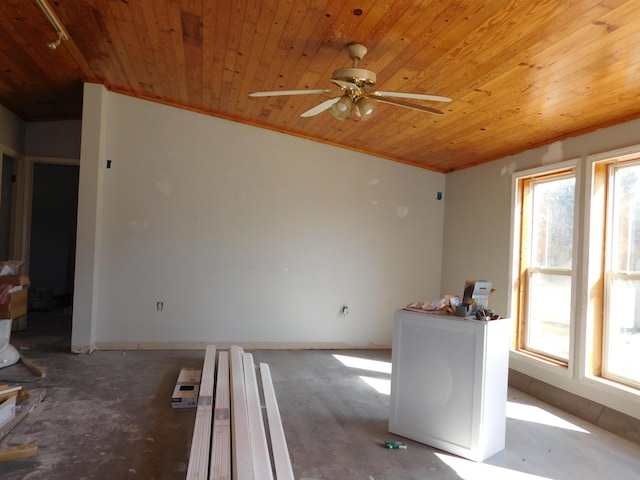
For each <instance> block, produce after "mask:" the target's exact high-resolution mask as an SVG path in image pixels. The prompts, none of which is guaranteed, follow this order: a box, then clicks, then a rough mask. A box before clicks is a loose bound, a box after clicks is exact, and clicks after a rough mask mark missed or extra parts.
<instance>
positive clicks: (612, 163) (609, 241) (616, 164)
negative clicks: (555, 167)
mask: <svg viewBox="0 0 640 480" xmlns="http://www.w3.org/2000/svg"><path fill="white" fill-rule="evenodd" d="M621 165H625V166H626V165H628V166H640V152H638V153H637V154H635V155H630V156H626V158H620V157H614V158H612V159H608V160H601V161H600V162H598V166H601V168H600V170H599V174H600V175H602V176H603V177H604V178H605V180H604V181H605V182H606V195H605V198H604V201H605V205H604V206H603V207H602V208H603V210H604V215H605V220H604V225H605V233H604V244H603V249H604V261H603V268H602V281H603V286H604V288H603V308H602V334H601V342H600V343H601V345H600V356H601V361H600V368H599V371H598V374H599V376H600V377H602V378H603V379H606V380H609V381H612V382H615V383H620V384H623V385H626V386H629V387H631V388H637V389H640V379H638V380H633V379H630V378H627V377H622V376H620V375H618V374H616V373H614V372H611V371H609V370H608V368H607V366H608V363H609V358H608V344H609V335H610V330H609V315H610V312H611V302H610V298H611V296H612V294H611V286H612V283H613V281H614V280H615V279H632V280H640V272H637V271H633V272H628V271H619V270H614V268H613V258H612V255H613V247H614V245H613V244H614V240H613V236H614V235H613V234H614V231H613V217H614V211H613V208H614V205H613V202H614V199H613V196H614V192H613V191H612V189H611V185H612V184H613V183H615V170H616V169H619V168H620V166H621ZM591 373H593V372H591Z"/></svg>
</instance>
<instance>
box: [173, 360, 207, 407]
mask: <svg viewBox="0 0 640 480" xmlns="http://www.w3.org/2000/svg"><path fill="white" fill-rule="evenodd" d="M201 376H202V370H197V369H195V368H187V367H183V368H182V370H180V375H178V381H177V382H176V386H175V388H174V389H173V395H172V396H171V407H172V408H195V407H197V406H198V395H199V394H200V377H201Z"/></svg>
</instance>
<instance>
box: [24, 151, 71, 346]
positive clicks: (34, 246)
mask: <svg viewBox="0 0 640 480" xmlns="http://www.w3.org/2000/svg"><path fill="white" fill-rule="evenodd" d="M79 171H80V169H79V167H78V166H76V165H60V164H45V163H35V164H34V165H33V190H32V192H33V195H32V204H31V235H30V246H29V278H30V280H31V287H30V290H29V321H30V322H31V320H32V319H33V320H34V321H36V322H38V321H42V319H43V318H44V321H45V322H48V326H49V327H50V328H56V329H58V330H64V334H65V337H66V336H67V335H68V338H69V339H70V337H71V316H72V311H71V307H72V304H73V287H74V285H73V282H74V275H75V252H76V222H77V215H78V181H79ZM67 330H68V331H67ZM57 333H63V332H61V331H58V332H57Z"/></svg>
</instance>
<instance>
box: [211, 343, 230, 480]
mask: <svg viewBox="0 0 640 480" xmlns="http://www.w3.org/2000/svg"><path fill="white" fill-rule="evenodd" d="M230 407H231V397H230V392H229V353H228V352H220V353H219V354H218V376H217V378H216V402H215V407H214V413H213V435H212V438H211V455H210V456H211V463H210V465H209V480H229V479H230V478H231V477H230V473H231V410H230Z"/></svg>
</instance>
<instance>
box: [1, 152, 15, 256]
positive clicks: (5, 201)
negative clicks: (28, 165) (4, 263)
mask: <svg viewBox="0 0 640 480" xmlns="http://www.w3.org/2000/svg"><path fill="white" fill-rule="evenodd" d="M13 168H14V160H13V158H12V157H10V156H8V155H2V161H0V261H1V260H15V259H12V258H9V257H10V242H11V211H12V210H11V198H12V196H13V182H14V180H15V176H14V173H13Z"/></svg>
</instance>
